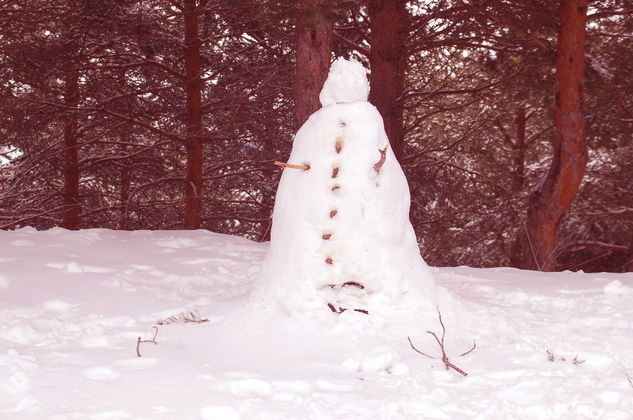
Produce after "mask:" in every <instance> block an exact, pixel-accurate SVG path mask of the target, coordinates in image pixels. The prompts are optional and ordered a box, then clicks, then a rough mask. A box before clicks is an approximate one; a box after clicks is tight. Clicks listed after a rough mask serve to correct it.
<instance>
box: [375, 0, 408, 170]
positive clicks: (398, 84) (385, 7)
mask: <svg viewBox="0 0 633 420" xmlns="http://www.w3.org/2000/svg"><path fill="white" fill-rule="evenodd" d="M369 19H370V25H371V51H370V54H369V61H370V67H371V74H370V77H369V84H370V92H369V102H371V103H372V104H374V105H375V106H376V108H378V111H379V112H380V114H381V115H382V118H383V120H384V122H385V131H386V132H387V137H388V138H389V143H390V144H391V148H392V150H393V151H394V153H395V154H396V157H397V158H398V159H400V158H401V157H402V152H403V150H402V149H403V140H404V130H403V126H402V125H403V113H404V107H403V103H402V101H401V99H400V97H401V96H402V90H403V86H404V75H405V70H406V57H405V51H404V45H403V44H404V34H405V28H406V27H407V9H406V2H405V1H403V0H371V1H370V3H369Z"/></svg>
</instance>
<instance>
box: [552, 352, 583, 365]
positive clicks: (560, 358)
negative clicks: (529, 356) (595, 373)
mask: <svg viewBox="0 0 633 420" xmlns="http://www.w3.org/2000/svg"><path fill="white" fill-rule="evenodd" d="M545 352H546V353H547V360H549V361H550V362H554V361H555V360H556V356H554V353H553V352H552V351H550V350H549V349H547V350H546V351H545ZM558 360H560V361H561V362H565V361H567V358H566V357H565V356H561V357H559V358H558ZM571 362H572V363H573V364H574V365H576V366H578V365H582V364H583V363H585V360H580V359H579V358H578V356H574V358H573V359H572V361H571Z"/></svg>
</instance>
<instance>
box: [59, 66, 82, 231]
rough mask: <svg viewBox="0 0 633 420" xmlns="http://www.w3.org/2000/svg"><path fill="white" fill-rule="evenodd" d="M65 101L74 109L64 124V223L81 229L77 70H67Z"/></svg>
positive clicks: (66, 225)
mask: <svg viewBox="0 0 633 420" xmlns="http://www.w3.org/2000/svg"><path fill="white" fill-rule="evenodd" d="M64 103H65V105H66V106H67V107H68V108H69V109H72V110H71V111H69V112H68V115H67V117H66V122H65V124H64V213H63V221H62V225H63V227H64V228H66V229H71V230H77V229H79V150H78V149H79V142H78V139H77V112H76V111H75V110H74V108H76V107H77V105H78V104H79V76H78V74H77V71H76V70H74V69H70V70H68V71H67V72H66V91H65V93H64Z"/></svg>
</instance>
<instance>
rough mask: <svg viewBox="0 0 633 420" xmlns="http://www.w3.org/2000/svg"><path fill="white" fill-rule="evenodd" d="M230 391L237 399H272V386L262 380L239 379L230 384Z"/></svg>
mask: <svg viewBox="0 0 633 420" xmlns="http://www.w3.org/2000/svg"><path fill="white" fill-rule="evenodd" d="M229 390H230V391H231V393H232V394H233V395H235V396H236V397H270V396H271V395H272V394H273V387H272V385H271V384H270V383H269V382H267V381H264V380H261V379H252V378H251V379H239V380H236V381H232V382H231V383H230V384H229Z"/></svg>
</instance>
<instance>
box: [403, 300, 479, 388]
mask: <svg viewBox="0 0 633 420" xmlns="http://www.w3.org/2000/svg"><path fill="white" fill-rule="evenodd" d="M437 315H438V317H439V319H440V325H441V326H442V338H441V339H440V338H439V337H438V336H437V334H435V333H434V332H433V331H428V330H427V331H426V332H427V334H431V335H432V336H433V338H435V341H437V344H438V345H439V346H440V350H442V362H443V363H444V366H446V370H448V369H449V368H450V369H453V370H455V371H456V372H459V373H460V374H462V375H464V376H468V373H466V372H464V371H463V370H462V369H460V368H459V367H457V366H455V365H454V364H453V363H452V362H451V361H450V360H449V359H448V356H447V355H446V349H445V347H444V337H445V336H446V327H445V326H444V322H443V321H442V313H441V312H440V308H437ZM407 340H409V344H410V345H411V348H412V349H413V350H415V351H416V352H417V353H420V354H421V355H423V356H426V357H428V358H430V359H436V357H433V356H429V355H428V354H426V353H424V352H423V351H420V350H419V349H417V348H416V347H415V346H414V345H413V342H412V341H411V338H410V337H407ZM476 347H477V343H476V342H475V339H473V347H472V348H471V349H470V350H468V351H467V352H465V353H462V354H460V357H461V356H466V355H467V354H468V353H470V352H472V351H473V350H475V348H476Z"/></svg>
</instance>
